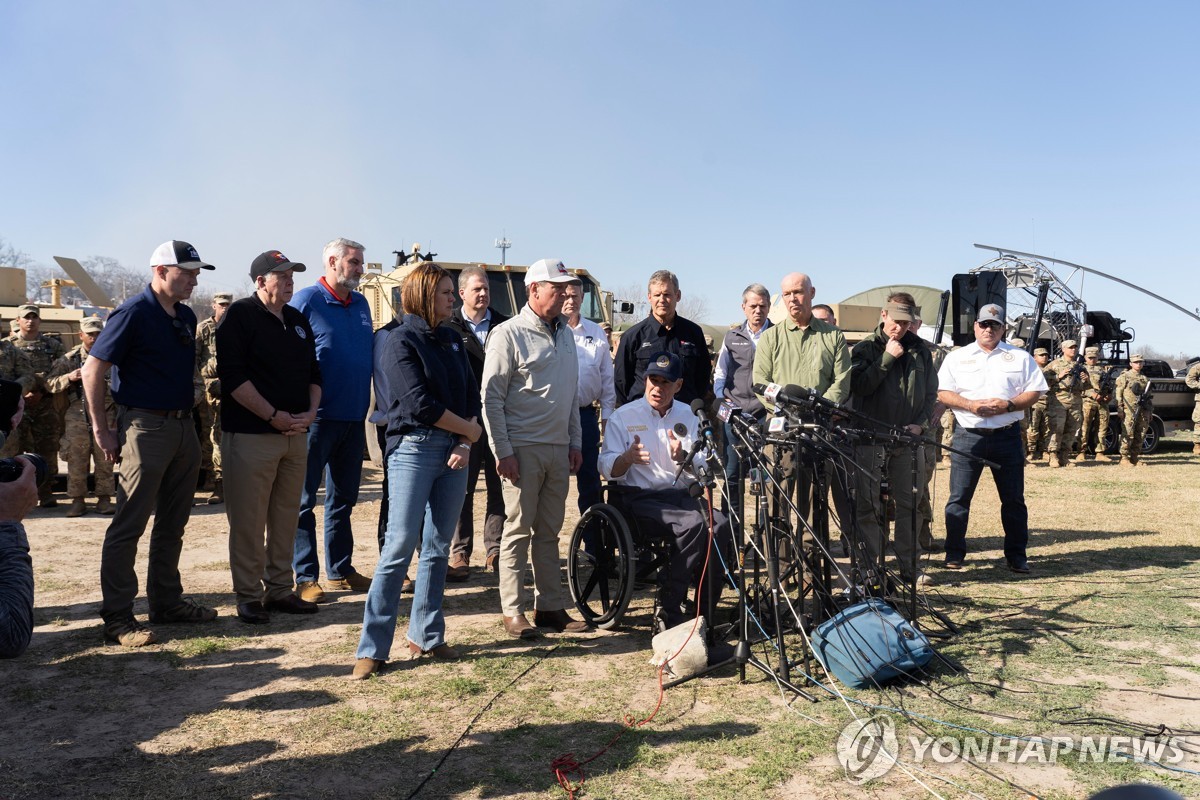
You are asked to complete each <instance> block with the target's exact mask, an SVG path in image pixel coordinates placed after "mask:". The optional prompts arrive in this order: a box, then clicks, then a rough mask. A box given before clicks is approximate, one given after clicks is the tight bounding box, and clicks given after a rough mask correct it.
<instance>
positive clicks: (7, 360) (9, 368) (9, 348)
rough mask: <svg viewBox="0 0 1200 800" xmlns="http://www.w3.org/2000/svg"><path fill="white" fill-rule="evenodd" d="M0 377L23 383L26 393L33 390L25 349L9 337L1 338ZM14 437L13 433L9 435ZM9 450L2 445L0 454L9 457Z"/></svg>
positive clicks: (22, 387)
mask: <svg viewBox="0 0 1200 800" xmlns="http://www.w3.org/2000/svg"><path fill="white" fill-rule="evenodd" d="M0 378H3V379H4V380H6V381H16V382H17V383H19V384H21V390H22V392H23V393H25V394H28V393H29V392H30V391H32V390H33V386H34V382H35V381H34V377H33V367H31V366H30V365H29V358H28V357H27V356H26V355H25V351H24V350H21V349H19V348H16V347H13V345H12V343H11V342H9V341H8V339H0ZM22 418H24V417H22ZM12 438H13V437H12V436H11V435H10V436H9V437H8V439H12ZM9 452H10V451H9V448H7V447H3V446H2V445H0V455H2V456H5V457H7V455H8V454H9Z"/></svg>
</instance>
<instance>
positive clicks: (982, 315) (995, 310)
mask: <svg viewBox="0 0 1200 800" xmlns="http://www.w3.org/2000/svg"><path fill="white" fill-rule="evenodd" d="M975 321H976V322H999V323H1000V324H1001V325H1003V324H1004V309H1003V308H1001V307H1000V306H998V305H996V304H995V303H988V304H987V305H986V306H984V307H983V308H981V309H979V316H978V317H977V318H976V320H975Z"/></svg>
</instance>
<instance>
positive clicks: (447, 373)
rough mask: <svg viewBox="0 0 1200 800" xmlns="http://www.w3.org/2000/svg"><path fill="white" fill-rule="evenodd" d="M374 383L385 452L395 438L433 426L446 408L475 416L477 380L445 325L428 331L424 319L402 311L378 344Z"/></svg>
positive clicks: (397, 441) (458, 342)
mask: <svg viewBox="0 0 1200 800" xmlns="http://www.w3.org/2000/svg"><path fill="white" fill-rule="evenodd" d="M376 366H377V368H378V369H379V370H380V372H381V373H382V374H380V375H379V376H378V379H377V380H376V382H375V386H376V391H378V392H381V393H382V395H383V396H382V397H379V398H377V402H378V405H379V407H380V408H382V409H385V410H386V411H387V417H388V420H387V452H388V453H391V452H392V451H393V450H395V449H396V447H397V446H398V445H399V444H400V437H401V436H403V435H404V434H405V433H408V432H409V431H412V430H415V429H417V428H432V427H435V426H434V423H435V422H437V421H438V420H439V419H441V416H442V414H444V413H445V412H446V411H452V412H454V413H455V414H457V415H458V416H460V417H462V418H463V419H470V418H471V417H478V416H479V414H480V407H479V384H478V383H477V382H476V380H475V374H474V373H473V372H472V371H471V367H470V365H469V364H468V363H467V354H466V351H465V350H464V349H463V344H462V339H461V338H460V337H459V335H458V334H456V333H455V332H454V331H452V330H450V329H449V328H446V327H443V326H438V328H436V329H434V330H430V328H429V325H428V324H427V323H426V322H425V320H423V319H421V318H420V317H418V316H416V315H415V314H405V315H404V321H403V323H402V324H401V325H400V326H399V327H398V328H396V329H395V330H394V331H392V332H391V333H389V334H387V338H386V339H385V340H384V341H383V342H382V344H381V347H380V351H379V353H378V360H377V364H376Z"/></svg>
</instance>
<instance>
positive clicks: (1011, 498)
mask: <svg viewBox="0 0 1200 800" xmlns="http://www.w3.org/2000/svg"><path fill="white" fill-rule="evenodd" d="M953 447H954V449H955V450H961V451H962V452H964V453H970V454H971V455H973V456H976V457H978V458H985V459H987V460H988V461H991V462H994V463H996V464H999V465H1000V468H999V469H992V479H993V480H994V481H995V482H996V491H997V493H998V494H999V495H1000V523H1001V525H1002V526H1003V527H1004V557H1005V558H1006V559H1008V561H1009V562H1014V561H1024V560H1025V548H1026V545H1028V544H1029V510H1028V509H1027V508H1026V507H1025V449H1024V447H1022V445H1021V427H1020V426H1019V425H1011V426H1009V427H1008V428H1005V429H1004V430H1001V431H997V432H995V433H991V434H982V433H977V432H976V431H974V430H972V429H970V428H962V427H958V428H955V429H954V444H953ZM983 470H984V465H983V464H980V463H979V462H977V461H972V460H969V459H967V458H965V457H964V456H960V455H959V454H958V453H951V454H950V499H949V500H948V501H947V502H946V559H947V560H956V561H961V560H962V559H963V558H965V557H966V555H967V522H968V520H969V518H970V513H971V498H972V497H973V496H974V495H975V487H976V486H977V485H978V484H979V476H980V475H982V474H983Z"/></svg>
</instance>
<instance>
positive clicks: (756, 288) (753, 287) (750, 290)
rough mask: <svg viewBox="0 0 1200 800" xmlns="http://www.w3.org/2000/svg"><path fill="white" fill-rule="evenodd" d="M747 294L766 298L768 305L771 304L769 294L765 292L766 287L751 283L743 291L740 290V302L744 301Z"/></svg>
mask: <svg viewBox="0 0 1200 800" xmlns="http://www.w3.org/2000/svg"><path fill="white" fill-rule="evenodd" d="M748 294H756V295H758V296H759V297H765V298H767V302H768V303H769V302H771V293H770V292H769V291H768V290H767V287H765V286H763V285H762V284H761V283H752V284H750V285H749V286H747V287H746V288H745V289H742V302H745V301H746V295H748Z"/></svg>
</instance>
